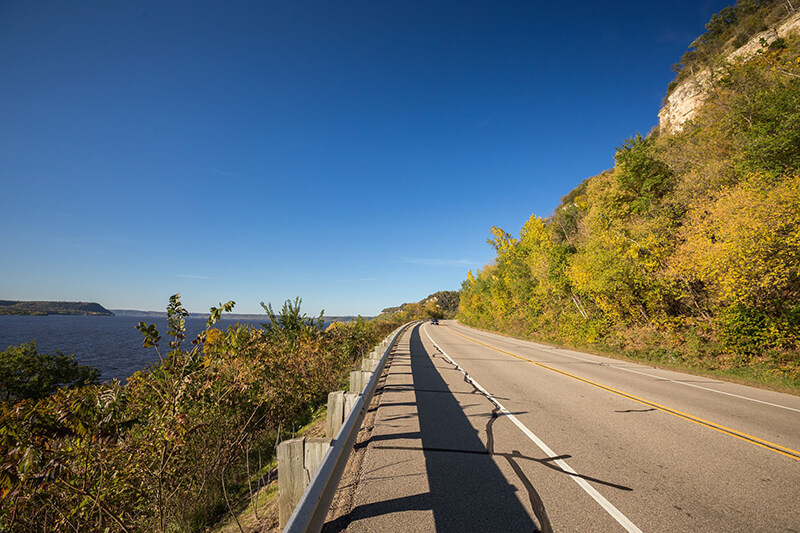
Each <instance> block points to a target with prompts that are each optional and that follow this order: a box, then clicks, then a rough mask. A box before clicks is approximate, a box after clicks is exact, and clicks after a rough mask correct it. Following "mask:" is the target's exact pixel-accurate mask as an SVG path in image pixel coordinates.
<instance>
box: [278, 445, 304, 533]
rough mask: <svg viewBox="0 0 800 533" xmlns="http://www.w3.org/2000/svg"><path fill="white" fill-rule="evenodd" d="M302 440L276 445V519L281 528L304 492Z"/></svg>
mask: <svg viewBox="0 0 800 533" xmlns="http://www.w3.org/2000/svg"><path fill="white" fill-rule="evenodd" d="M304 459H305V453H304V450H303V439H291V440H285V441H283V442H281V443H280V444H278V519H279V521H280V526H281V528H283V526H284V525H286V522H288V521H289V517H290V516H292V511H294V507H295V505H297V502H299V501H300V498H301V497H302V496H303V491H304V490H305V488H306V486H305V473H304V469H303V462H304Z"/></svg>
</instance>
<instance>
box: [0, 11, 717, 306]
mask: <svg viewBox="0 0 800 533" xmlns="http://www.w3.org/2000/svg"><path fill="white" fill-rule="evenodd" d="M730 3H732V2H730V1H712V0H670V1H662V2H655V1H653V2H651V1H644V2H642V1H633V0H632V1H604V2H600V1H593V2H585V1H580V0H574V1H572V2H537V1H507V2H497V1H468V0H459V1H452V2H450V1H438V0H425V1H415V0H405V1H402V2H400V1H377V2H376V1H375V0H366V1H346V0H344V1H337V2H334V1H328V0H326V1H322V0H312V1H304V0H298V1H292V2H285V1H280V2H278V1H259V2H218V1H217V2H201V1H191V2H162V1H153V2H150V1H141V0H137V1H134V0H131V1H126V2H107V1H97V2H88V1H87V2H74V1H42V2H16V1H7V0H0V73H2V74H0V212H2V218H3V222H2V231H0V299H11V300H67V301H95V302H99V303H100V304H102V305H104V306H105V307H107V308H110V309H141V310H159V309H164V307H165V306H166V304H167V302H168V299H169V296H170V295H171V294H174V293H177V292H180V293H181V295H182V298H183V303H184V305H185V306H186V307H187V308H188V309H189V310H190V311H193V312H199V313H202V312H204V311H207V309H208V308H209V307H210V306H212V305H217V304H218V303H219V302H225V301H228V300H234V301H235V302H236V307H235V312H239V313H257V312H261V307H260V306H259V302H262V301H264V302H271V303H272V304H273V305H277V306H280V304H281V303H282V302H283V301H284V300H286V299H290V298H291V299H293V298H294V297H296V296H300V297H301V298H302V299H303V311H305V312H307V313H308V314H309V315H311V314H317V313H318V312H319V311H320V310H322V309H324V310H325V312H326V314H328V315H355V314H361V315H365V316H371V315H375V314H377V313H379V312H380V310H381V309H383V308H385V307H389V306H393V305H399V304H400V303H403V302H412V301H418V300H420V299H422V298H424V297H425V296H427V295H428V294H431V293H433V292H435V291H438V290H458V289H459V288H460V286H461V282H462V281H463V280H464V279H465V278H466V273H467V271H468V270H470V269H472V270H473V271H474V270H476V269H480V268H482V266H483V265H485V264H487V263H489V262H491V261H492V258H493V257H494V254H493V250H492V248H491V247H490V246H489V245H488V244H487V242H486V239H487V238H488V237H489V229H490V228H491V227H492V226H499V227H501V228H503V229H504V230H506V231H509V232H510V233H513V234H518V232H519V228H520V227H521V226H522V224H523V223H524V222H525V221H526V220H527V219H528V218H529V217H530V216H531V215H532V214H535V215H537V216H542V217H547V216H549V215H550V214H552V212H553V210H554V209H555V208H556V207H557V206H558V204H559V201H560V198H561V197H562V196H564V195H565V194H567V193H568V192H569V191H570V190H571V189H572V188H574V187H575V186H576V185H578V184H579V183H580V182H581V181H583V180H584V179H586V178H588V177H590V176H593V175H595V174H598V173H599V172H601V171H603V170H605V169H608V168H611V167H612V166H613V161H614V151H615V148H616V147H617V146H619V145H620V144H621V143H622V142H623V141H624V140H625V139H626V138H628V137H630V136H632V135H634V134H635V133H637V132H641V133H643V134H646V133H647V132H649V131H650V130H651V129H652V128H653V126H655V125H656V124H657V121H658V118H657V113H658V110H659V108H660V105H661V100H662V98H663V97H664V94H665V93H666V89H667V85H668V83H669V82H670V81H671V80H672V79H673V78H674V73H673V72H672V71H671V69H670V66H671V65H672V64H673V63H676V62H677V61H678V60H679V59H680V56H681V55H682V54H683V52H684V51H686V49H687V47H688V46H689V45H690V43H691V42H692V40H694V39H695V38H696V37H697V36H699V35H700V34H701V33H702V32H703V31H704V29H703V27H704V25H705V23H706V22H707V21H708V20H709V18H710V17H711V15H712V14H713V13H715V12H717V11H719V10H720V9H721V8H723V7H725V6H726V5H729V4H730Z"/></svg>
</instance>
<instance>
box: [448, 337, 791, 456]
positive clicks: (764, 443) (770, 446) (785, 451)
mask: <svg viewBox="0 0 800 533" xmlns="http://www.w3.org/2000/svg"><path fill="white" fill-rule="evenodd" d="M444 327H445V328H446V329H447V330H448V331H449V332H450V333H452V334H453V335H458V336H459V337H461V338H462V339H466V340H468V341H470V342H474V343H475V344H479V345H481V346H484V347H486V348H489V349H490V350H494V351H496V352H500V353H502V354H505V355H508V356H511V357H514V358H516V359H519V360H521V361H526V362H528V363H531V364H534V365H536V366H538V367H540V368H544V369H545V370H550V371H551V372H555V373H556V374H561V375H562V376H566V377H569V378H572V379H574V380H577V381H581V382H583V383H586V384H587V385H592V386H593V387H597V388H598V389H603V390H605V391H608V392H612V393H614V394H616V395H618V396H622V397H623V398H628V399H629V400H633V401H635V402H639V403H641V404H643V405H647V406H649V407H653V408H654V409H658V410H659V411H663V412H665V413H669V414H671V415H673V416H677V417H678V418H683V419H684V420H688V421H689V422H694V423H695V424H699V425H701V426H704V427H707V428H710V429H713V430H715V431H719V432H720V433H724V434H726V435H730V436H731V437H736V438H737V439H741V440H743V441H745V442H749V443H750V444H755V445H756V446H761V447H762V448H766V449H767V450H771V451H773V452H776V453H779V454H781V455H785V456H786V457H791V458H792V459H794V460H796V461H800V452H799V451H797V450H793V449H791V448H786V447H784V446H781V445H779V444H775V443H773V442H770V441H768V440H764V439H760V438H758V437H754V436H752V435H748V434H747V433H742V432H741V431H737V430H735V429H731V428H729V427H725V426H723V425H721V424H717V423H714V422H709V421H708V420H703V419H702V418H699V417H696V416H694V415H690V414H687V413H684V412H682V411H678V410H677V409H672V408H671V407H666V406H664V405H661V404H658V403H655V402H651V401H650V400H645V399H644V398H640V397H638V396H635V395H633V394H628V393H627V392H623V391H620V390H617V389H615V388H612V387H609V386H607V385H602V384H600V383H597V382H596V381H592V380H591V379H586V378H582V377H580V376H576V375H575V374H571V373H570V372H566V371H564V370H559V369H558V368H553V367H552V366H549V365H546V364H544V363H540V362H539V361H534V360H533V359H528V358H527V357H523V356H522V355H519V354H515V353H512V352H508V351H506V350H503V349H501V348H497V347H495V346H491V345H489V344H485V343H483V342H481V341H478V340H475V339H473V338H471V337H467V336H466V335H462V334H461V333H458V332H457V331H454V330H453V329H452V328H450V327H448V326H444Z"/></svg>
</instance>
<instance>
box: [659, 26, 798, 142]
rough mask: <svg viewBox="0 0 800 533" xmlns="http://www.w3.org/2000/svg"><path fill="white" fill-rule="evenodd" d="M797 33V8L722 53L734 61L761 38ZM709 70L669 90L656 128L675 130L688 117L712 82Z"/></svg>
mask: <svg viewBox="0 0 800 533" xmlns="http://www.w3.org/2000/svg"><path fill="white" fill-rule="evenodd" d="M798 33H800V11H796V12H794V13H793V14H791V15H790V16H788V17H787V18H785V19H784V20H783V21H781V22H780V23H779V24H778V25H777V26H775V27H774V28H770V29H768V30H766V31H763V32H761V33H758V34H756V35H754V36H753V37H751V38H750V39H749V40H748V41H747V42H746V43H745V44H744V45H742V46H740V47H739V48H737V49H736V50H735V51H733V52H732V53H730V54H728V56H726V58H725V59H726V61H737V60H743V59H747V58H749V57H752V56H753V55H754V54H755V53H756V52H757V51H758V50H760V49H761V46H762V39H763V40H764V41H766V43H767V44H769V43H771V42H773V41H775V40H776V39H778V38H779V37H780V38H785V37H787V36H788V35H791V34H798ZM711 73H712V72H711V69H710V68H706V69H703V70H701V71H699V72H696V73H694V74H693V75H691V76H689V77H688V78H686V79H685V80H683V81H681V82H680V83H678V85H677V86H676V87H675V88H674V89H673V90H672V91H671V92H670V93H669V95H668V96H667V98H666V102H665V103H664V106H663V107H662V108H661V111H659V113H658V128H659V130H660V131H667V132H670V133H672V132H675V131H678V130H680V129H681V127H682V125H683V123H684V122H686V121H687V120H690V119H691V118H692V117H693V116H694V114H695V112H696V111H697V109H698V108H699V107H700V106H701V105H702V103H703V101H704V100H705V98H706V95H707V94H708V92H709V88H710V84H711V81H712V76H711Z"/></svg>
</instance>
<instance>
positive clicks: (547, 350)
mask: <svg viewBox="0 0 800 533" xmlns="http://www.w3.org/2000/svg"><path fill="white" fill-rule="evenodd" d="M481 333H484V332H481ZM485 334H486V335H491V336H493V337H499V338H500V339H503V340H518V341H521V342H530V341H524V340H522V339H508V338H507V337H503V336H502V335H494V334H492V333H485ZM531 344H532V346H531V349H533V350H539V351H542V352H547V353H552V354H555V355H563V356H564V357H569V358H572V359H577V360H578V361H583V362H585V363H592V364H596V365H599V364H600V363H598V362H597V361H593V360H591V359H586V358H584V357H578V356H577V355H572V354H569V353H565V352H566V350H561V351H556V350H553V349H552V348H547V347H544V346H542V345H539V344H537V343H531ZM600 357H602V356H600ZM633 364H637V363H633ZM606 366H608V367H609V368H615V369H617V370H624V371H625V372H632V373H634V374H641V375H642V376H648V377H651V378H655V379H658V380H663V381H669V382H672V383H676V384H678V385H685V386H687V387H694V388H696V389H703V390H707V391H710V392H716V393H717V394H724V395H725V396H732V397H734V398H739V399H741V400H748V401H751V402H756V403H762V404H764V405H769V406H771V407H778V408H780V409H786V410H788V411H795V412H796V413H800V409H795V408H794V407H787V406H786V405H780V404H777V403H772V402H766V401H764V400H757V399H755V398H750V397H748V396H741V395H739V394H734V393H732V392H725V391H721V390H717V389H712V388H710V387H703V386H702V385H696V384H694V383H684V382H683V381H678V380H676V379H670V378H666V377H662V376H656V375H654V374H648V373H647V372H641V371H639V370H634V369H632V368H625V367H621V366H615V365H610V364H609V365H606ZM720 383H721V384H725V382H724V381H721V382H720Z"/></svg>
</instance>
